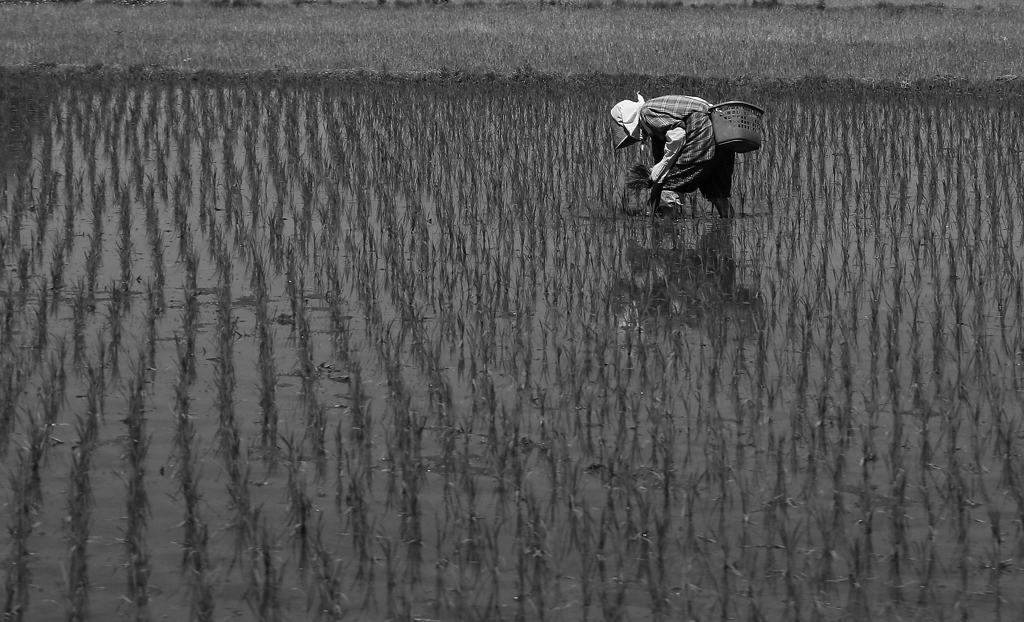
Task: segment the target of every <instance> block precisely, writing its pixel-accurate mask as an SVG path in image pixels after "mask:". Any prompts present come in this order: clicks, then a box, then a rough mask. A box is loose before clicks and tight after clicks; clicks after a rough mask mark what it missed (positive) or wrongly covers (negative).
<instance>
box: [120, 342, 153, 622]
mask: <svg viewBox="0 0 1024 622" xmlns="http://www.w3.org/2000/svg"><path fill="white" fill-rule="evenodd" d="M146 376H147V371H146V364H145V356H144V355H143V356H142V357H140V360H139V363H138V365H137V368H136V369H135V373H134V375H133V377H132V378H131V379H130V386H129V390H128V414H127V416H126V417H125V420H124V422H125V424H126V426H127V428H128V439H127V447H126V448H125V462H127V463H128V473H127V477H126V479H127V487H128V490H127V509H126V526H125V546H126V548H127V552H126V553H127V559H126V560H125V566H126V568H127V571H128V593H127V600H128V602H129V603H130V605H131V607H132V611H133V614H134V616H135V617H136V619H146V618H148V611H149V573H150V567H149V548H148V546H147V544H146V533H147V522H148V521H147V519H148V516H149V496H148V495H147V493H146V454H147V453H148V451H149V437H148V436H147V434H146V417H145V414H144V409H145V402H144V400H145V392H144V389H145V386H146Z"/></svg>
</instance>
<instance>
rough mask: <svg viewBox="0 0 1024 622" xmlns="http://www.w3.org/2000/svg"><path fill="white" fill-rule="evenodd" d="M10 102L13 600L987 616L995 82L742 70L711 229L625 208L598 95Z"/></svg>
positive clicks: (223, 93)
mask: <svg viewBox="0 0 1024 622" xmlns="http://www.w3.org/2000/svg"><path fill="white" fill-rule="evenodd" d="M43 85H44V86H45V83H43ZM50 86H51V89H50V90H47V89H46V88H42V87H39V86H38V85H36V86H35V87H34V88H37V87H38V88H39V91H38V93H36V94H35V95H34V96H35V97H37V101H38V106H37V107H36V109H37V110H42V111H43V112H41V113H38V114H37V118H33V119H31V120H30V123H28V124H27V127H28V128H29V129H28V130H26V134H25V135H24V136H22V137H21V138H19V141H20V142H19V144H21V145H22V146H23V147H22V150H23V152H24V155H25V157H26V159H27V160H28V161H27V162H21V161H19V162H15V163H13V164H12V165H6V168H5V169H4V172H3V174H2V175H0V178H2V179H3V186H2V190H3V194H2V195H0V196H2V199H3V200H2V201H0V221H2V223H3V226H4V227H5V230H9V231H11V232H12V235H10V236H7V237H5V239H4V241H3V248H2V250H0V254H2V257H3V259H4V262H5V266H9V269H8V270H7V271H5V275H4V277H3V278H4V284H5V288H6V289H5V294H4V317H5V326H4V333H3V340H2V342H0V343H2V348H3V354H4V357H3V360H4V361H5V363H4V365H5V371H10V372H11V373H9V374H7V373H5V374H4V376H3V377H4V380H3V382H2V383H0V390H2V394H0V404H2V413H0V416H2V420H0V423H2V425H0V431H3V437H2V438H0V441H3V444H2V445H0V446H2V447H3V448H4V449H5V450H6V449H7V448H8V447H9V446H12V445H13V446H14V447H15V450H14V451H6V453H4V454H2V455H3V459H4V460H5V461H6V462H7V463H8V464H9V466H10V469H9V471H10V472H11V473H12V474H13V475H12V478H14V479H13V480H12V481H16V482H17V484H18V485H17V486H12V488H11V493H10V494H11V496H10V504H9V505H8V508H10V509H11V511H9V512H8V513H7V515H6V521H7V524H8V528H9V533H10V534H11V536H12V538H11V544H10V546H9V547H8V548H7V553H6V557H5V560H6V561H5V565H4V569H5V570H4V573H5V574H4V580H5V585H6V586H8V588H7V597H6V600H5V607H6V609H5V610H6V611H8V612H9V614H10V615H11V616H15V617H16V616H24V615H25V613H24V612H26V611H29V612H36V613H38V615H40V616H45V615H48V614H49V615H54V616H56V615H65V616H66V617H69V618H74V619H85V618H86V617H87V616H88V615H92V616H97V615H109V614H112V613H114V612H117V611H118V610H121V611H123V612H126V613H127V614H128V615H131V616H132V617H136V618H140V619H141V618H144V617H146V615H147V612H150V613H152V612H155V611H157V610H162V611H167V612H172V611H176V612H180V614H179V615H180V617H183V618H184V617H189V618H191V619H201V620H202V619H214V618H215V617H217V616H218V615H219V613H218V612H221V611H231V610H235V609H238V608H247V609H248V610H249V611H250V612H251V613H252V615H254V616H256V617H258V618H259V619H300V618H302V617H308V618H320V617H327V618H330V619H340V618H342V617H345V616H346V615H350V614H354V613H356V612H360V613H359V615H375V616H384V617H389V618H401V619H412V618H422V617H431V618H435V619H440V618H459V619H479V618H488V619H491V618H497V617H515V618H518V619H545V618H549V617H552V618H553V617H565V616H568V617H571V618H577V619H598V618H605V619H625V618H633V617H651V616H653V617H664V618H676V617H679V616H680V615H684V616H687V617H688V618H692V619H708V618H712V617H735V616H741V617H752V618H758V617H764V618H773V617H786V618H797V617H799V618H804V617H818V618H823V619H837V618H843V617H851V616H852V617H873V616H883V617H884V616H892V615H907V616H910V617H913V616H922V617H928V616H932V617H935V616H938V617H942V616H947V617H948V616H962V615H968V612H973V613H974V614H977V613H978V612H982V613H983V615H986V616H991V617H1000V616H1005V615H1008V612H1010V611H1012V610H1013V608H1014V607H1017V606H1019V605H1020V602H1019V601H1020V597H1019V595H1018V594H1016V593H1015V592H1014V591H1013V590H1012V589H1009V588H1008V586H1010V585H1012V583H1013V582H1014V581H1016V580H1019V573H1020V568H1019V566H1020V564H1019V561H1018V558H1019V557H1020V554H1021V551H1024V531H1022V529H1021V525H1022V524H1024V522H1022V521H1024V492H1022V487H1021V486H1022V484H1021V470H1020V469H1021V464H1020V458H1019V453H1020V452H1019V449H1020V442H1021V436H1020V422H1019V414H1018V413H1019V412H1020V411H1021V409H1020V401H1019V387H1020V376H1019V374H1018V370H1017V365H1016V363H1015V362H1016V360H1017V357H1018V356H1019V353H1020V352H1021V351H1022V348H1024V344H1022V335H1021V329H1020V326H1021V325H1022V324H1021V322H1020V317H1021V313H1022V309H1024V295H1022V293H1021V292H1022V290H1024V287H1022V271H1021V268H1020V265H1021V264H1020V259H1021V258H1020V256H1019V255H1020V251H1019V250H1018V249H1019V248H1020V246H1021V245H1020V241H1021V240H1020V237H1021V235H1022V232H1024V223H1021V222H1020V213H1019V212H1020V210H1018V209H1016V206H1017V204H1018V203H1019V199H1020V192H1021V190H1020V189H1021V187H1022V184H1021V182H1022V179H1021V177H1022V173H1021V170H1020V167H1019V166H1016V165H1015V162H1016V153H1017V151H1018V150H1019V148H1020V143H1021V131H1020V129H1019V127H1020V123H1019V121H1020V119H1019V113H1018V112H1017V108H1016V107H1015V105H1014V102H1012V101H1005V102H1004V101H999V100H994V101H971V100H962V101H957V102H955V103H950V102H949V101H939V100H936V99H934V98H931V97H928V96H926V95H915V94H913V93H907V94H904V95H901V96H899V97H895V98H892V97H890V98H887V99H882V98H879V97H876V96H875V95H873V94H872V93H870V92H863V93H852V94H847V95H846V96H843V97H832V96H829V95H827V94H822V93H809V94H803V95H801V94H775V95H774V96H773V94H771V93H757V92H753V91H751V92H748V93H746V94H745V97H748V98H758V100H759V101H761V102H762V103H766V104H767V107H768V108H769V110H770V114H769V116H768V118H767V126H766V128H765V134H766V143H765V147H764V149H763V150H762V151H761V152H759V153H758V154H756V155H754V156H745V157H743V158H741V160H740V162H739V166H738V171H737V178H736V188H735V196H734V201H735V202H736V203H737V207H738V208H741V210H742V211H743V212H744V213H745V214H746V215H747V216H748V217H747V218H743V219H740V220H738V221H736V222H732V223H724V222H716V221H712V220H710V219H707V218H697V219H693V218H688V217H683V218H675V219H672V218H669V219H665V220H664V221H660V222H656V223H655V224H654V225H653V226H652V225H651V224H650V223H649V221H648V220H647V219H644V218H641V219H636V218H631V217H628V216H626V215H624V213H623V210H622V208H623V207H631V206H633V205H635V204H636V202H637V201H638V199H637V198H636V197H633V196H632V195H631V194H629V193H628V192H626V191H625V190H624V188H623V184H622V181H623V179H622V175H623V172H624V170H625V169H626V167H627V166H628V164H629V162H627V161H625V160H624V159H623V158H621V156H619V155H616V154H614V153H612V151H611V149H610V135H609V129H608V124H607V119H606V117H607V111H606V110H605V108H606V106H605V105H604V104H602V103H601V102H604V101H613V100H614V99H615V97H616V94H615V93H612V92H610V90H609V89H607V88H593V89H591V88H586V87H584V88H582V89H580V90H579V91H577V92H571V91H568V90H564V89H561V88H549V89H545V88H541V89H536V88H531V89H526V88H522V87H510V86H501V85H477V86H475V87H473V88H470V89H459V88H454V87H443V86H434V85H409V84H386V83H385V84H381V83H376V84H364V83H356V84H346V83H333V84H326V85H318V86H311V85H309V84H291V85H290V84H288V83H287V82H282V83H279V84H274V85H269V84H245V83H228V82H226V81H225V82H224V83H217V82H216V81H214V82H212V83H209V84H199V83H191V82H181V83H177V82H170V81H168V82H159V81H156V82H145V81H141V82H137V83H136V82H132V83H117V84H95V83H90V82H89V81H88V80H81V81H72V82H71V83H69V84H65V85H50ZM707 88H708V89H709V92H706V93H702V94H703V95H704V96H706V97H708V98H711V99H715V98H719V99H725V98H732V97H735V96H737V94H735V93H721V92H717V91H716V90H715V87H710V86H709V87H707ZM645 94H646V93H645ZM656 94H658V93H651V95H656ZM765 100H766V101H765ZM692 207H696V208H697V209H698V211H700V210H705V209H706V206H704V205H703V203H701V202H700V199H697V200H696V202H695V203H691V204H688V205H687V206H686V208H685V210H684V211H687V212H689V210H690V208H692ZM143 302H144V304H142V303H143ZM68 351H70V354H69V353H68ZM119 361H120V363H119ZM124 361H130V363H129V364H127V365H126V364H125V363H124ZM65 369H68V370H69V371H67V372H66V371H65ZM78 396H81V397H78ZM79 400H84V402H81V401H79ZM31 413H41V415H36V414H31ZM82 413H84V414H82ZM114 413H116V414H117V416H116V417H115V416H111V417H109V418H108V417H106V416H105V414H114ZM121 420H124V421H125V423H126V424H127V427H126V429H124V430H123V431H122V429H119V426H117V422H119V421H121ZM71 424H75V425H76V426H77V427H76V428H75V429H76V434H77V438H78V441H77V442H76V443H72V442H65V441H66V439H63V438H62V436H63V433H62V432H61V430H63V429H69V428H64V427H62V426H70V425H71ZM51 438H52V439H55V440H53V441H51V440H50V439H51ZM57 441H61V442H60V443H58V442H57ZM44 454H45V455H46V456H48V458H47V459H46V460H43V457H44ZM122 455H123V461H122V460H121V456H122ZM254 458H255V459H254ZM125 482H127V489H126V488H125ZM62 485H63V486H65V490H66V491H67V492H66V494H64V495H57V496H59V497H60V499H59V500H58V499H57V498H56V496H52V495H44V494H41V492H40V491H49V490H54V489H58V488H55V487H59V486H62ZM122 497H123V498H122ZM99 498H102V499H108V500H109V499H119V498H120V499H121V500H120V503H124V504H125V505H120V504H111V503H99V502H97V499H99ZM158 500H159V501H158ZM148 503H154V504H156V503H159V504H160V508H161V510H167V511H166V512H165V511H161V510H157V509H156V508H152V509H149V510H147V504H148ZM122 507H124V508H126V510H125V512H124V514H122V513H121V510H120V508H122ZM170 514H173V515H174V518H173V520H172V519H171V517H170V516H169V515H170ZM65 517H67V520H65ZM116 526H120V527H119V528H115V527H116ZM39 530H44V531H50V532H53V533H60V534H62V536H63V538H64V540H63V542H62V544H61V546H60V547H54V546H53V543H52V542H50V541H48V540H46V539H45V538H43V537H42V536H40V535H38V531H39ZM114 541H117V542H123V544H121V546H120V547H114V548H117V551H116V552H115V551H114V550H113V548H112V547H109V546H105V544H106V543H108V542H114ZM123 547H127V549H125V548H123ZM125 550H127V556H128V557H127V563H126V560H125V559H124V557H123V556H122V553H121V552H122V551H125ZM175 558H177V559H180V560H182V563H181V565H180V568H181V572H180V573H179V574H173V573H167V572H161V571H160V567H159V563H158V561H157V560H164V559H175ZM29 559H32V560H33V561H32V564H31V565H30V564H29V561H28V560H29ZM65 559H67V560H69V561H70V562H71V564H70V566H69V568H70V572H69V573H68V574H67V579H58V580H54V579H50V578H49V576H50V575H48V574H47V573H46V572H45V570H46V569H47V568H55V567H57V566H58V565H59V564H60V563H62V561H63V560H65ZM102 567H111V568H119V569H123V573H124V574H116V575H115V574H108V573H97V572H96V571H95V569H96V568H102ZM30 571H31V572H30ZM52 576H55V577H56V576H59V575H58V574H53V575H52ZM39 577H43V578H42V579H40V578H39ZM31 581H34V582H36V584H38V585H40V587H41V588H42V591H43V592H44V593H53V594H54V595H55V596H54V597H53V598H50V599H47V598H35V597H34V596H33V597H32V598H30V596H29V595H30V592H29V591H28V589H27V586H28V585H30V582H31ZM125 586H127V587H125ZM178 587H182V588H184V589H177V588H178ZM59 594H64V595H66V598H60V597H57V595H59ZM122 597H123V598H122ZM129 603H130V607H129V605H128V604H129ZM126 607H129V608H128V609H126ZM33 615H34V614H33Z"/></svg>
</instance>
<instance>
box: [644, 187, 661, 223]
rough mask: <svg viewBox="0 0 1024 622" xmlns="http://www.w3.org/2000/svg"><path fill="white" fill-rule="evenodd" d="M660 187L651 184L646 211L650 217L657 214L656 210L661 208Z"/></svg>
mask: <svg viewBox="0 0 1024 622" xmlns="http://www.w3.org/2000/svg"><path fill="white" fill-rule="evenodd" d="M661 186H662V184H659V183H658V182H653V183H651V195H650V196H649V197H647V210H648V211H649V212H650V213H651V215H652V216H653V215H655V214H657V213H658V208H659V207H660V206H661Z"/></svg>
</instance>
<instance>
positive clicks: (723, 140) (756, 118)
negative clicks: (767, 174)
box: [708, 101, 764, 153]
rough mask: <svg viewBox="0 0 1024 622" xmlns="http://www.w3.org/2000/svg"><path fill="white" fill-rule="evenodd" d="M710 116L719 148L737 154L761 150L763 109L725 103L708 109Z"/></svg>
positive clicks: (741, 103) (749, 105)
mask: <svg viewBox="0 0 1024 622" xmlns="http://www.w3.org/2000/svg"><path fill="white" fill-rule="evenodd" d="M708 114H710V115H711V125H712V127H713V128H714V130H715V144H716V145H718V146H719V147H721V148H723V149H727V150H729V151H735V152H737V153H746V152H747V151H754V150H755V149H760V148H761V115H763V114H764V110H762V109H761V108H758V107H757V106H755V105H753V104H748V103H746V102H739V101H734V102H725V103H722V104H717V105H714V106H711V107H710V108H708Z"/></svg>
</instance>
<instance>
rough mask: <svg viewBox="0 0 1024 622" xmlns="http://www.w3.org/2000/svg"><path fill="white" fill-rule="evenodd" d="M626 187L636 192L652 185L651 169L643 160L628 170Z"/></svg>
mask: <svg viewBox="0 0 1024 622" xmlns="http://www.w3.org/2000/svg"><path fill="white" fill-rule="evenodd" d="M626 187H627V188H629V189H630V190H633V191H635V192H640V191H641V190H647V189H648V188H650V187H651V169H650V167H648V166H647V165H646V164H644V163H643V162H637V163H636V164H634V165H633V166H631V167H629V170H627V171H626Z"/></svg>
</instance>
